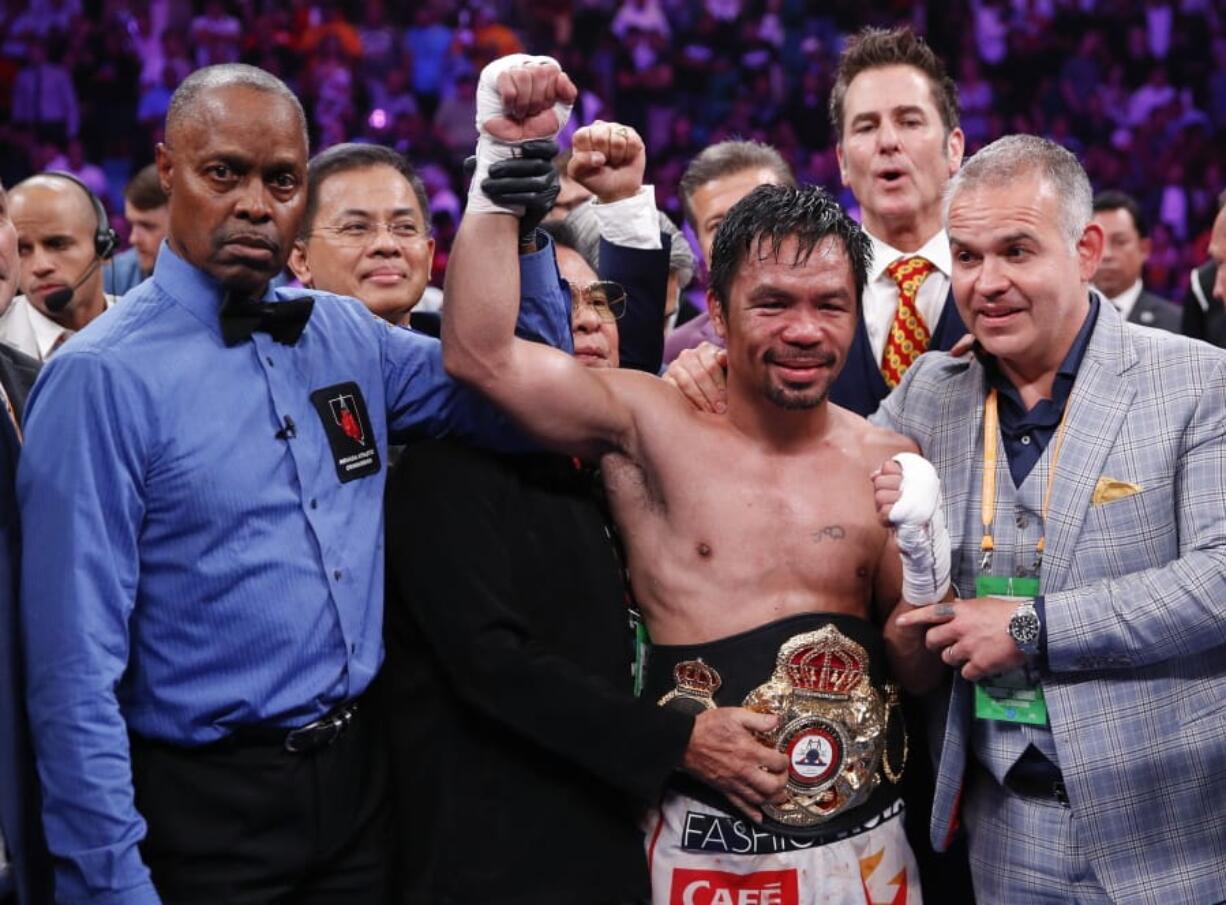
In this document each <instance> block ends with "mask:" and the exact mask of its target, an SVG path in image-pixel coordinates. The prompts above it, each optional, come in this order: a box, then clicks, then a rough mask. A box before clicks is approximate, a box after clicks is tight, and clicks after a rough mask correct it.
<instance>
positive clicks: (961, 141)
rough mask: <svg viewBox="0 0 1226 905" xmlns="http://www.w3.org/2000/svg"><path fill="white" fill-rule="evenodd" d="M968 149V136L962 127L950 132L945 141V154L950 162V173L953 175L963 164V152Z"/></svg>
mask: <svg viewBox="0 0 1226 905" xmlns="http://www.w3.org/2000/svg"><path fill="white" fill-rule="evenodd" d="M965 151H966V136H965V135H964V134H963V132H962V130H961V129H954V130H953V131H952V132H950V133H949V138H948V139H946V142H945V155H946V159H947V160H948V162H949V175H950V176H952V175H953V174H954V173H956V172H958V170H959V169H960V168H961V166H962V154H963V153H964V152H965Z"/></svg>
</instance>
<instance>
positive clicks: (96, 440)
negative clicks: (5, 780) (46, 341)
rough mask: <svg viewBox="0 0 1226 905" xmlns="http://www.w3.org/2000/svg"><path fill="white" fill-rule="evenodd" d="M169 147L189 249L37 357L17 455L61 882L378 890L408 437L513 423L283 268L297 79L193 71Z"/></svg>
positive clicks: (170, 182)
mask: <svg viewBox="0 0 1226 905" xmlns="http://www.w3.org/2000/svg"><path fill="white" fill-rule="evenodd" d="M530 112H531V111H530ZM157 157H158V168H159V172H160V175H161V179H162V182H163V185H164V186H166V187H167V188H168V190H169V195H170V230H169V237H168V244H167V245H166V246H164V247H163V248H162V251H161V253H160V254H159V256H158V260H157V265H156V267H155V270H154V273H153V277H152V279H150V280H148V281H146V282H145V283H144V284H142V285H141V286H140V287H138V288H137V289H136V290H134V291H133V292H132V293H130V294H129V295H128V296H127V297H126V298H125V300H124V303H123V304H122V305H120V306H117V307H116V308H114V309H113V310H112V311H110V312H108V313H107V314H106V315H105V316H104V317H101V318H99V319H97V320H96V321H95V322H94V323H93V324H91V325H90V327H89V328H88V329H86V330H84V331H82V332H81V333H80V334H79V335H77V336H76V337H74V338H73V340H72V341H71V342H69V343H68V344H67V345H65V347H64V348H63V349H62V350H60V351H59V352H58V353H57V354H56V356H55V357H54V358H53V359H52V360H51V362H50V363H49V365H48V366H47V367H46V368H45V369H44V371H43V374H42V377H41V378H40V380H39V383H38V384H37V386H36V387H35V389H34V392H33V394H32V396H31V399H30V404H29V408H28V414H27V430H26V437H27V443H26V448H25V453H24V455H23V458H22V463H21V467H20V470H19V476H18V494H19V500H20V505H21V511H22V520H23V530H24V535H25V545H24V559H23V569H24V575H23V584H22V593H21V616H22V623H23V633H24V638H23V641H24V644H25V647H26V653H27V660H28V668H27V675H28V680H29V682H28V699H29V711H30V720H31V727H32V734H33V737H34V742H35V749H36V753H37V757H38V762H39V763H38V767H39V772H40V776H41V782H42V790H43V797H44V805H43V820H44V825H45V827H46V830H47V837H48V843H49V846H50V848H51V851H52V855H53V857H54V859H55V870H56V885H57V892H56V895H57V899H58V901H60V902H65V903H78V902H80V903H84V902H89V903H95V905H112V903H124V905H127V903H142V905H143V903H157V902H168V903H169V902H175V903H188V902H201V903H203V902H208V903H223V902H224V903H229V905H238V903H248V902H251V903H256V902H259V903H264V902H274V901H275V902H286V901H288V902H294V903H324V902H327V903H346V905H348V903H379V902H382V901H384V900H385V897H386V894H387V876H388V869H387V864H386V853H385V846H384V842H385V839H384V833H385V825H386V821H387V801H388V794H387V789H386V752H385V750H384V748H383V746H382V745H381V744H378V743H377V741H378V736H377V729H378V727H377V725H375V721H374V720H372V719H371V718H370V714H369V713H368V712H367V710H366V708H364V706H363V704H364V702H363V700H362V695H363V693H364V692H365V691H366V690H367V687H368V686H369V684H370V683H371V680H372V679H373V678H374V676H375V674H376V672H377V671H378V669H379V665H380V662H381V660H382V657H383V645H382V639H381V634H382V605H383V540H382V534H383V518H382V497H383V487H384V477H385V467H384V465H385V463H384V457H385V450H386V445H387V440H388V437H389V434H391V435H412V434H419V435H420V434H430V435H438V434H443V433H448V432H451V433H460V434H464V435H467V436H472V437H485V438H496V437H500V436H503V435H504V434H505V431H506V425H505V423H504V421H503V420H502V418H501V416H500V415H498V414H497V413H496V412H494V411H492V410H491V409H488V408H487V407H486V406H485V405H484V404H483V403H480V402H478V401H476V399H475V397H472V396H470V395H469V394H468V393H467V392H466V391H464V390H462V389H460V388H459V387H457V386H456V385H455V384H453V383H452V382H451V381H450V380H449V379H447V378H446V376H445V375H444V372H443V368H442V364H441V355H440V352H439V347H438V345H437V343H436V342H435V341H434V340H432V339H429V338H426V337H423V336H421V335H418V334H414V333H412V332H409V331H406V330H402V329H398V328H394V327H391V326H390V325H387V324H386V323H385V322H382V321H380V320H378V319H376V318H374V317H373V316H371V315H370V314H369V313H368V312H367V311H366V310H365V309H363V308H362V307H361V306H360V305H359V304H358V303H357V302H355V301H353V300H351V299H345V298H340V297H335V296H329V295H326V294H321V293H311V294H310V295H309V296H308V295H307V294H306V293H304V292H302V291H300V290H299V291H292V290H276V291H270V290H269V289H268V283H269V280H270V279H271V278H272V277H273V276H274V275H276V274H277V273H279V272H280V270H281V268H282V267H283V265H284V263H285V259H286V256H287V255H288V253H289V250H290V245H291V243H292V241H293V238H294V236H295V235H296V234H297V232H298V227H299V222H300V220H301V217H302V214H303V210H304V207H305V202H306V189H305V175H306V160H307V137H306V121H305V118H304V116H303V112H302V108H301V106H300V105H299V103H298V101H297V100H296V99H295V97H294V95H293V94H292V93H291V92H290V91H289V89H288V88H286V86H285V85H284V84H283V83H281V82H280V81H279V80H277V79H275V78H273V77H272V76H270V75H268V74H267V73H264V72H262V71H260V70H258V69H254V68H251V67H247V66H241V65H228V66H218V67H211V68H209V69H203V70H200V71H198V72H196V73H194V74H192V75H191V76H190V77H188V79H186V80H185V81H184V82H183V84H182V85H181V86H180V87H179V89H178V91H177V92H176V93H175V96H174V98H173V100H172V102H171V107H170V111H169V113H168V115H167V124H166V143H165V145H163V146H160V147H159V148H158V155H157ZM520 260H521V264H520V266H521V270H522V279H523V280H524V281H525V283H524V285H525V291H524V298H523V304H524V307H525V312H526V313H525V315H524V317H525V318H526V320H525V322H524V323H522V324H521V327H522V328H523V329H525V330H527V331H528V332H530V333H533V334H535V335H537V336H539V337H541V338H543V339H545V340H546V341H548V342H551V343H552V344H554V345H557V346H560V347H562V348H569V344H570V332H569V300H568V299H567V298H566V297H565V296H564V295H563V294H562V290H561V287H560V286H559V284H558V280H557V275H556V269H555V266H554V263H553V257H552V250H551V249H550V248H549V247H546V248H545V249H544V250H543V251H541V252H537V253H535V254H525V255H523V256H522V257H521V259H520ZM533 312H535V315H534V314H533ZM534 317H535V320H534Z"/></svg>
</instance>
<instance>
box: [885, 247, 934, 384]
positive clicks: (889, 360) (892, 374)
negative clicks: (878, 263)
mask: <svg viewBox="0 0 1226 905" xmlns="http://www.w3.org/2000/svg"><path fill="white" fill-rule="evenodd" d="M935 269H936V265H934V264H933V263H932V262H931V261H929V260H927V259H926V258H920V257H911V258H899V259H898V260H897V261H895V262H894V263H893V264H891V265H890V266H889V267H887V268H886V273H888V274H889V275H890V279H892V280H893V281H894V282H895V283H897V284H898V311H897V312H896V313H895V315H894V323H893V324H891V325H890V333H889V335H888V336H887V337H886V339H885V350H884V351H883V352H882V354H881V376H882V377H884V378H885V382H886V384H888V385H889V387H890V388H891V389H893V388H894V387H896V386H898V382H899V381H900V380H902V375H903V374H906V373H907V368H909V367H911V365H912V364H914V363H915V359H917V358H919V357H920V356H921V355H923V354H924V353H925V352H926V351H928V340H929V339H930V335H929V333H928V325H927V324H925V323H924V318H923V316H922V315H920V313H919V308H917V307H916V306H915V297H916V295H917V294H918V293H919V288H920V284H921V283H923V282H924V278H925V277H927V276H928V274H930V273H932V271H933V270H935Z"/></svg>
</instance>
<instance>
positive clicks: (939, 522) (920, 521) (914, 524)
mask: <svg viewBox="0 0 1226 905" xmlns="http://www.w3.org/2000/svg"><path fill="white" fill-rule="evenodd" d="M894 461H895V462H897V463H898V464H899V465H900V466H901V467H902V486H901V488H900V490H899V494H900V495H899V497H898V501H897V502H896V503H895V504H894V505H893V506H892V507H890V522H891V524H893V525H894V527H895V532H896V536H897V541H898V552H899V553H901V554H902V596H903V598H904V599H905V600H907V601H908V602H909V603H913V604H915V605H916V606H925V605H927V604H930V603H936V602H938V601H940V600H944V599H945V594H946V592H947V591H948V590H949V532H948V531H947V530H945V514H944V512H942V510H941V479H940V478H938V477H937V472H936V469H935V468H933V467H932V464H931V463H930V462H929V461H928V460H927V459H925V458H924V457H923V456H917V455H916V454H915V453H899V454H898V455H896V456H895V457H894Z"/></svg>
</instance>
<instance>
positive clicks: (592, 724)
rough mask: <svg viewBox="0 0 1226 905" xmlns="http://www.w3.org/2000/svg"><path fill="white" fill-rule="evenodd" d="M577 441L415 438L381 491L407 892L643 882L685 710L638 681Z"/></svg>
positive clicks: (428, 894)
mask: <svg viewBox="0 0 1226 905" xmlns="http://www.w3.org/2000/svg"><path fill="white" fill-rule="evenodd" d="M592 481H593V477H592V476H591V475H590V474H589V473H587V472H585V471H580V470H578V469H577V468H576V467H575V465H574V463H573V462H572V461H571V460H570V459H567V458H564V457H560V456H554V455H545V454H535V455H525V456H506V457H495V456H493V455H490V454H487V453H483V452H479V451H476V450H472V449H469V448H466V447H463V446H460V445H457V444H454V443H449V442H431V443H427V444H423V445H420V446H416V447H412V448H410V449H408V450H407V451H406V452H405V454H404V456H403V458H402V459H401V461H400V463H399V465H398V466H397V468H396V470H395V471H394V473H393V475H392V477H391V480H390V482H389V485H388V494H387V565H388V606H387V614H386V629H385V634H386V638H387V645H388V658H387V663H386V665H385V668H384V673H383V692H384V693H385V694H386V696H387V698H386V700H387V701H388V704H389V706H390V718H389V726H390V731H391V735H392V756H393V771H394V772H393V776H394V788H395V792H394V795H395V802H396V810H397V814H398V817H399V820H400V825H399V832H398V843H397V851H396V854H395V856H394V861H393V863H394V865H395V868H396V870H397V871H398V872H400V874H401V876H399V877H398V878H397V884H396V888H397V896H398V900H399V901H401V902H404V903H414V905H426V903H429V905H470V903H471V905H512V903H514V905H521V903H522V905H553V903H556V905H594V903H598V902H599V903H603V902H613V901H622V900H628V899H633V898H636V897H640V896H644V895H646V893H647V889H648V877H647V869H646V859H645V855H644V848H643V841H642V836H641V833H640V831H639V828H638V821H639V815H640V813H641V811H642V809H643V807H644V806H646V805H650V804H653V803H655V802H656V800H657V799H658V797H659V795H660V794H661V792H662V790H663V787H664V784H665V781H666V779H667V778H668V776H669V774H670V773H671V772H672V771H673V770H674V768H675V767H676V766H677V764H678V763H679V761H680V758H681V755H682V753H683V751H684V749H685V746H686V744H687V742H688V740H689V735H690V731H691V728H692V722H691V717H689V716H687V715H684V714H680V713H677V712H674V711H671V710H664V709H661V708H659V707H656V706H655V704H654V702H652V701H646V700H639V699H636V698H635V697H633V695H632V694H631V676H630V659H631V658H630V635H629V631H628V628H627V608H626V602H625V590H624V585H623V582H622V576H621V569H620V563H619V560H618V558H617V555H616V553H615V550H614V547H613V545H612V541H611V539H610V536H609V534H608V533H607V531H606V522H605V519H604V517H603V513H602V512H601V510H600V508H599V506H598V505H597V504H596V502H595V501H594V500H595V497H594V496H593V494H594V492H595V490H594V487H593V486H592Z"/></svg>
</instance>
